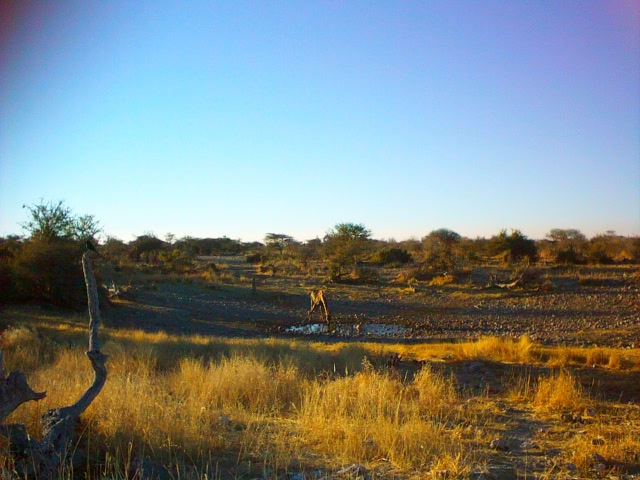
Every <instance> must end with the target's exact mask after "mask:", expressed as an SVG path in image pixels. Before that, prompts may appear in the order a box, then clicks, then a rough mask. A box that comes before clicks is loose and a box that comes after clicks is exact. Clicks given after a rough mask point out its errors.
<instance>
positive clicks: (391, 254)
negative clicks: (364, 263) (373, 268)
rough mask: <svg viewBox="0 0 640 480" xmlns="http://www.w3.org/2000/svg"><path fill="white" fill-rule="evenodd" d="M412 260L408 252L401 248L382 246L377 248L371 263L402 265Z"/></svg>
mask: <svg viewBox="0 0 640 480" xmlns="http://www.w3.org/2000/svg"><path fill="white" fill-rule="evenodd" d="M411 261H413V257H412V256H411V254H410V253H409V252H407V251H406V250H403V249H401V248H383V249H382V250H378V251H377V252H376V254H375V255H374V256H373V258H372V259H371V262H372V263H375V264H378V265H404V264H406V263H410V262H411Z"/></svg>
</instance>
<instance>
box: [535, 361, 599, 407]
mask: <svg viewBox="0 0 640 480" xmlns="http://www.w3.org/2000/svg"><path fill="white" fill-rule="evenodd" d="M589 403H590V402H589V400H588V398H587V397H586V396H585V395H584V393H583V389H582V387H581V386H580V384H579V383H578V381H577V380H576V379H575V378H574V377H573V375H571V374H570V373H568V372H566V371H563V370H562V371H560V372H558V373H556V374H554V375H552V376H550V377H546V378H541V379H540V380H539V381H538V384H537V385H536V387H535V391H534V393H533V399H532V404H533V406H534V407H535V408H536V409H538V410H542V411H548V412H554V411H555V412H557V411H562V410H564V411H567V410H570V411H578V410H581V409H584V408H585V406H587V405H588V404H589Z"/></svg>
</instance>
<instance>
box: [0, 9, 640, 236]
mask: <svg viewBox="0 0 640 480" xmlns="http://www.w3.org/2000/svg"><path fill="white" fill-rule="evenodd" d="M1 8H2V10H0V19H1V22H2V23H1V24H0V235H7V234H21V233H23V231H22V229H21V228H20V226H19V223H20V222H24V221H25V220H27V213H28V212H27V211H26V210H24V209H23V208H22V205H23V204H29V205H33V204H36V203H39V202H40V199H42V200H44V201H58V200H64V201H65V203H66V205H68V206H69V207H70V208H71V209H72V210H73V211H74V212H75V213H77V214H85V213H88V214H93V215H94V216H95V217H96V218H97V219H98V220H99V221H100V223H101V225H102V227H103V228H104V232H105V233H106V234H109V235H113V236H116V237H118V238H121V239H123V240H125V241H129V240H132V239H133V238H135V237H134V236H135V235H142V234H143V233H145V232H153V233H155V234H156V235H158V236H159V237H161V238H162V237H164V235H165V234H166V233H168V232H172V233H174V234H175V235H176V236H177V237H181V236H185V235H190V236H194V237H221V236H228V237H230V238H235V239H241V240H243V241H252V240H262V239H263V238H264V236H265V234H266V233H268V232H274V233H284V234H288V235H291V236H293V237H294V238H296V239H298V240H307V239H311V238H315V237H322V236H323V235H324V234H325V232H326V231H327V230H329V229H330V228H332V227H333V226H334V225H335V224H337V223H341V222H355V223H363V224H364V225H365V226H366V227H368V228H369V229H370V230H372V233H373V236H374V238H385V239H386V238H390V237H394V238H396V239H397V240H403V239H406V238H410V237H415V238H420V237H422V236H424V235H426V234H428V233H429V232H430V231H432V230H435V229H438V228H450V229H452V230H454V231H456V232H458V233H460V234H461V235H464V236H469V237H475V236H487V237H489V236H491V235H494V234H497V233H498V232H499V231H500V230H501V229H503V228H506V229H512V228H513V229H520V230H521V231H522V232H523V233H524V234H525V235H527V236H529V237H531V238H542V237H544V235H545V233H547V232H548V231H550V230H551V229H552V228H578V229H580V230H582V231H583V232H584V233H585V234H587V235H588V236H591V235H594V234H597V233H603V232H605V231H606V230H615V231H616V232H618V233H619V234H623V235H637V234H640V4H639V3H638V2H637V1H635V0H629V1H615V0H608V1H606V2H603V1H599V0H597V1H585V0H581V1H576V2H571V1H557V2H524V1H513V2H512V1H509V2H507V1H497V2H494V1H491V0H482V1H480V0H477V1H471V0H457V1H428V0H425V1H419V2H418V1H402V2H397V1H389V2H371V1H364V2H359V1H326V2H325V1H323V2H316V1H305V2H294V1H284V2H277V1H268V2H267V1H229V2H211V1H206V2H198V1H193V2H182V1H175V2H167V1H135V2H134V1H131V2H124V1H111V2H96V1H66V2H22V1H16V2H8V1H7V2H3V3H2V7H1Z"/></svg>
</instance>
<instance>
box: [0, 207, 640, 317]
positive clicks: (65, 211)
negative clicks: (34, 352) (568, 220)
mask: <svg viewBox="0 0 640 480" xmlns="http://www.w3.org/2000/svg"><path fill="white" fill-rule="evenodd" d="M25 208H26V209H27V210H28V212H29V216H30V218H29V219H28V220H27V221H26V222H24V223H22V224H21V226H22V227H23V229H24V230H25V231H26V232H27V235H26V236H17V235H10V236H7V237H0V302H5V303H7V302H28V301H37V302H48V303H53V304H56V305H62V306H78V307H79V308H83V306H84V303H85V301H86V291H85V288H84V284H83V277H82V271H81V269H80V268H79V265H80V263H79V260H80V257H81V255H82V253H83V252H84V251H86V242H87V241H90V242H92V243H93V244H94V245H95V246H96V248H97V250H98V252H99V253H100V255H101V260H102V261H103V262H104V264H105V265H109V266H110V268H112V269H115V271H123V269H127V268H140V266H148V267H150V268H153V269H155V270H154V271H155V272H157V273H161V274H168V273H172V274H194V273H196V272H197V270H198V268H201V267H202V264H203V263H206V262H207V259H203V258H202V257H211V256H218V255H237V256H240V255H242V256H244V259H246V261H247V262H249V263H252V264H258V265H260V266H263V271H269V272H270V273H271V274H275V272H276V271H277V272H279V273H281V274H285V275H286V274H296V275H325V276H327V277H328V278H330V279H331V280H333V281H362V282H372V281H376V280H377V278H378V275H377V273H376V268H380V267H401V266H405V265H412V268H413V270H414V272H415V276H416V278H429V277H430V276H435V275H441V274H443V273H445V272H455V271H460V270H462V269H469V268H472V267H473V266H474V265H479V264H483V263H487V262H491V263H501V264H511V263H514V262H522V261H526V262H527V263H528V264H530V263H535V262H542V263H546V264H576V265H577V264H612V263H619V262H627V263H640V237H637V236H636V237H624V236H620V235H616V234H615V232H613V231H609V232H605V233H603V234H600V235H595V236H593V237H591V238H587V237H586V236H585V235H584V234H583V233H582V232H580V231H579V230H576V229H553V230H551V231H550V232H549V233H548V234H547V235H546V237H545V239H543V240H532V239H529V238H528V237H527V236H526V235H524V234H523V233H522V232H520V231H519V230H511V231H506V230H502V231H500V232H498V233H496V235H494V236H492V237H490V238H473V239H472V238H467V237H463V236H461V235H459V234H458V233H456V232H454V231H452V230H449V229H446V228H441V229H437V230H433V231H431V232H430V233H428V234H427V235H425V236H424V237H423V238H421V239H420V240H417V239H412V240H404V241H395V240H376V239H373V238H371V232H370V230H368V229H367V228H366V227H365V226H364V225H362V224H357V223H341V224H337V225H335V226H334V227H333V228H331V229H330V230H328V231H327V233H326V235H325V236H324V237H323V238H322V239H320V238H316V239H313V240H307V241H304V242H303V241H298V240H296V239H294V238H293V237H292V236H290V235H287V234H285V233H267V234H266V235H265V237H264V241H263V242H250V243H245V242H241V241H239V240H233V239H230V238H227V237H221V238H192V237H183V238H179V239H176V238H175V236H174V235H172V234H167V235H165V237H164V240H163V239H160V238H158V237H156V236H155V235H154V234H151V233H145V234H143V235H140V236H139V237H137V238H136V239H135V240H132V241H130V242H124V241H122V240H119V239H117V238H114V237H110V236H106V237H105V236H103V235H102V229H101V228H100V226H99V222H98V221H97V220H96V219H95V218H94V217H93V216H92V215H82V216H76V215H75V214H73V212H71V210H70V209H69V208H68V207H66V206H65V205H64V204H63V202H58V203H40V204H38V205H34V206H25ZM102 238H104V240H103V241H98V240H99V239H102ZM203 261H204V262H203ZM210 264H211V262H210V261H209V265H210ZM265 268H268V270H264V269H265ZM210 270H211V269H210ZM98 271H99V270H98ZM213 271H216V267H215V264H214V265H213ZM218 273H219V272H218Z"/></svg>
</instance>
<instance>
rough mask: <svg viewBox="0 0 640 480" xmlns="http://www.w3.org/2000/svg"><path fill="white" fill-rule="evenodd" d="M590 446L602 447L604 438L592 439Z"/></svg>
mask: <svg viewBox="0 0 640 480" xmlns="http://www.w3.org/2000/svg"><path fill="white" fill-rule="evenodd" d="M591 444H592V445H595V446H602V445H604V438H602V437H597V438H594V439H592V440H591Z"/></svg>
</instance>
